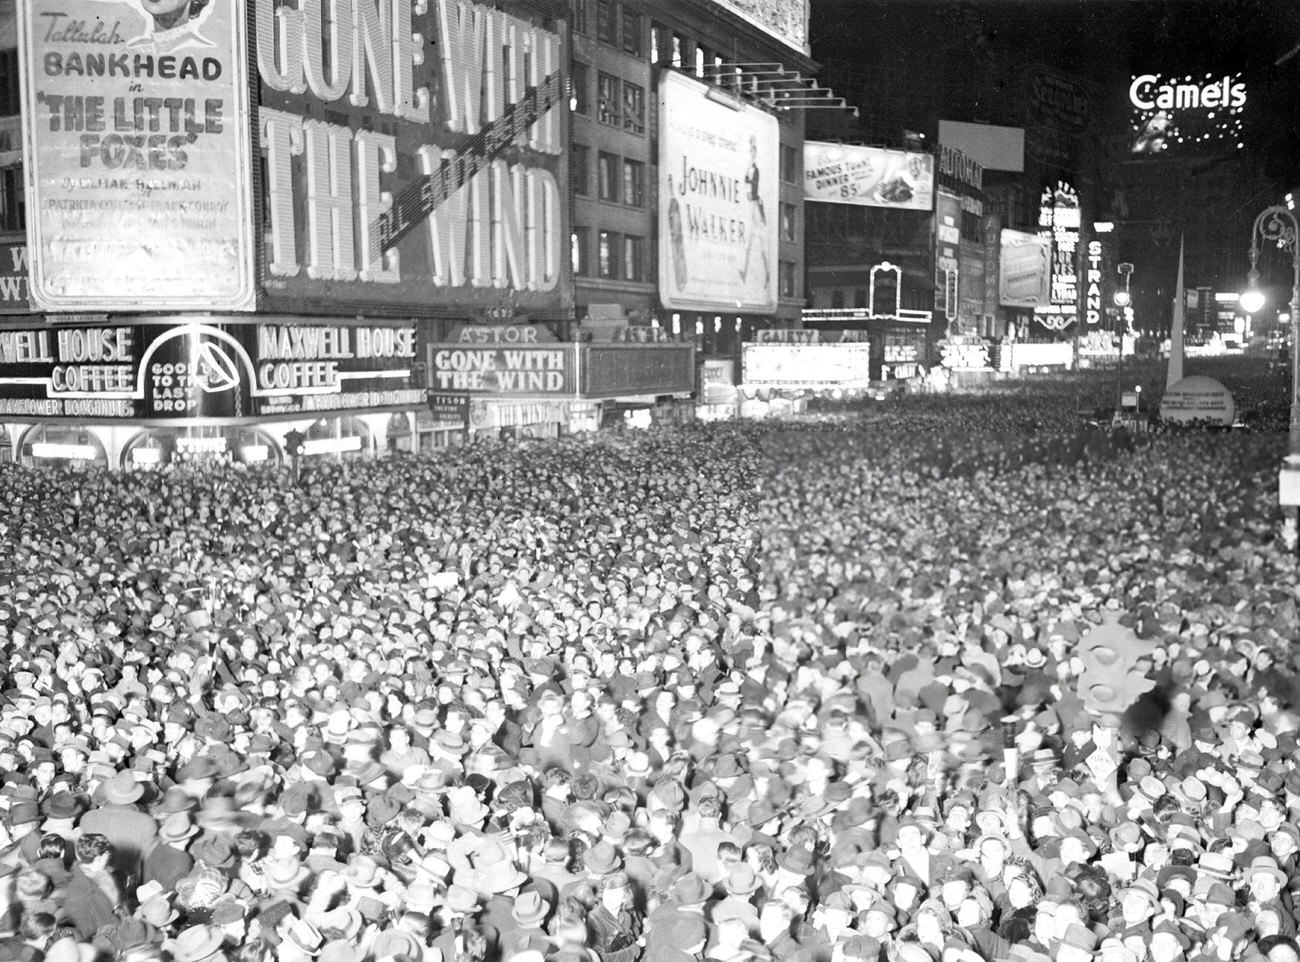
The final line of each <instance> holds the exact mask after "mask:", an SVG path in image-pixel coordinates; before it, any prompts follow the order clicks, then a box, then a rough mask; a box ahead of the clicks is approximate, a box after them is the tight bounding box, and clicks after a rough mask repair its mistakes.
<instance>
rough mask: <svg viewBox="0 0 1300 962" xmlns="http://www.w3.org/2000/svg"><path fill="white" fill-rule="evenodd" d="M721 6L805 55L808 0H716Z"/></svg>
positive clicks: (806, 48) (806, 51) (809, 51)
mask: <svg viewBox="0 0 1300 962" xmlns="http://www.w3.org/2000/svg"><path fill="white" fill-rule="evenodd" d="M717 3H718V6H720V7H723V8H724V9H726V10H730V11H731V12H732V13H734V14H737V15H738V16H740V17H743V18H744V19H746V20H748V21H749V22H750V23H752V24H753V25H754V26H756V27H758V28H759V29H760V30H762V31H763V32H764V33H766V34H768V35H769V36H772V37H775V38H776V39H777V40H779V41H781V43H783V44H785V45H786V46H789V47H793V48H794V49H795V50H798V51H799V52H800V53H802V54H804V55H805V56H806V55H808V54H810V53H811V50H810V49H809V47H808V11H809V0H717Z"/></svg>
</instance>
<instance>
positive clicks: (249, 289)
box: [18, 0, 256, 311]
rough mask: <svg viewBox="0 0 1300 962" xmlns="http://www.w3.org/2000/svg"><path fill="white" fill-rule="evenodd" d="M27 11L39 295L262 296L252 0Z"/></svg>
mask: <svg viewBox="0 0 1300 962" xmlns="http://www.w3.org/2000/svg"><path fill="white" fill-rule="evenodd" d="M18 14H19V15H18V26H19V52H20V56H21V64H22V69H21V70H20V76H21V78H22V95H23V143H24V149H25V157H26V175H27V185H28V189H29V191H30V199H29V203H28V211H29V215H28V227H27V231H28V247H29V255H30V267H31V276H30V296H31V300H32V303H33V305H34V306H35V307H37V308H38V309H42V310H46V311H78V310H113V309H120V310H193V309H202V310H252V309H253V307H254V306H255V296H256V287H255V281H254V274H253V263H254V245H253V227H252V220H253V218H252V187H251V178H250V175H249V158H250V151H251V145H250V130H249V126H248V122H247V117H248V114H249V104H248V78H247V47H246V41H245V38H244V30H245V26H246V23H245V19H246V14H245V7H244V2H243V0H219V2H212V3H201V2H197V0H187V2H175V0H173V2H170V3H165V4H160V3H146V4H141V3H140V2H139V0H23V2H21V3H19V4H18Z"/></svg>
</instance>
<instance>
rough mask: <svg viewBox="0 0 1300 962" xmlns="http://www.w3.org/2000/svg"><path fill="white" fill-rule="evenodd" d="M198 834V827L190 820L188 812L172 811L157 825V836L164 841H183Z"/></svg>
mask: <svg viewBox="0 0 1300 962" xmlns="http://www.w3.org/2000/svg"><path fill="white" fill-rule="evenodd" d="M197 834H199V827H198V826H197V825H195V824H194V822H193V821H191V820H190V813H189V812H173V813H172V814H171V815H168V816H167V817H166V818H165V819H163V823H162V825H160V826H159V827H158V837H159V838H160V839H162V840H163V841H164V842H184V841H185V840H187V839H191V838H193V837H194V836H195V835H197Z"/></svg>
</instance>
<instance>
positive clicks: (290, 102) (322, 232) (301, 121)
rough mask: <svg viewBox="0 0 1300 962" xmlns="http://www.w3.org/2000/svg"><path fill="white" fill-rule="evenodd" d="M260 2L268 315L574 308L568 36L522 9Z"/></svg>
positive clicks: (368, 0)
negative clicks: (311, 310)
mask: <svg viewBox="0 0 1300 962" xmlns="http://www.w3.org/2000/svg"><path fill="white" fill-rule="evenodd" d="M249 2H250V3H251V4H252V7H253V10H254V14H255V18H256V36H257V45H256V63H257V74H258V78H259V80H260V84H261V102H262V105H261V109H260V111H259V116H258V141H259V146H260V148H261V153H262V158H263V160H264V161H265V169H266V184H265V197H264V200H265V208H266V211H267V222H268V230H267V245H266V253H265V258H266V265H265V266H266V275H267V278H268V279H267V282H266V291H267V297H268V298H269V299H271V300H280V299H284V300H287V301H292V302H294V303H296V304H301V303H304V302H306V303H312V302H313V301H315V300H321V301H324V300H328V301H329V302H330V304H331V307H332V308H334V309H337V308H338V307H339V306H344V305H354V306H357V307H359V308H360V307H365V306H369V305H373V304H375V303H377V302H382V303H387V304H401V305H403V306H407V307H410V308H411V309H418V310H427V309H428V308H429V306H431V305H436V304H438V303H439V302H444V303H454V304H456V305H458V306H463V305H465V304H466V303H467V302H468V303H481V304H483V305H488V304H490V303H495V302H496V301H497V300H499V298H500V294H501V292H502V291H503V290H507V289H508V290H511V291H513V292H515V296H516V303H517V305H518V307H519V308H520V309H522V310H526V311H531V312H537V311H538V310H544V309H553V310H558V309H561V308H563V307H565V306H566V305H567V304H568V301H569V294H568V290H567V281H566V280H565V271H564V270H563V269H562V266H563V263H564V257H565V256H566V254H565V251H566V248H565V244H566V243H567V239H568V228H567V224H566V218H567V214H566V205H565V204H564V203H562V194H561V192H560V189H559V184H561V183H564V182H565V177H566V176H567V174H566V172H565V169H564V162H563V160H562V152H563V146H564V143H565V133H564V130H563V126H562V117H563V111H562V110H561V103H562V91H563V72H562V65H563V63H564V60H565V55H564V51H563V49H562V42H561V38H560V35H559V34H557V33H555V32H553V31H551V30H547V29H545V28H544V27H543V26H541V25H540V22H539V21H538V22H535V21H534V20H532V19H526V14H523V13H518V14H516V13H511V12H507V11H508V10H509V9H510V8H509V5H508V4H506V5H502V6H503V7H504V9H503V8H500V7H497V6H493V7H489V6H480V5H476V4H473V3H468V2H463V0H389V2H387V3H385V4H383V5H382V15H381V13H380V11H379V9H378V8H377V5H376V3H375V2H374V0H294V2H283V0H249ZM520 10H521V11H522V10H523V8H522V7H521V8H520Z"/></svg>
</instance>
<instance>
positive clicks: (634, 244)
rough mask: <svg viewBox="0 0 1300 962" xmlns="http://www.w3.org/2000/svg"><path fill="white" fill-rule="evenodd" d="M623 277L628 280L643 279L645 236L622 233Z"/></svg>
mask: <svg viewBox="0 0 1300 962" xmlns="http://www.w3.org/2000/svg"><path fill="white" fill-rule="evenodd" d="M623 279H624V280H629V281H643V280H645V238H644V237H633V236H631V235H624V237H623Z"/></svg>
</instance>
